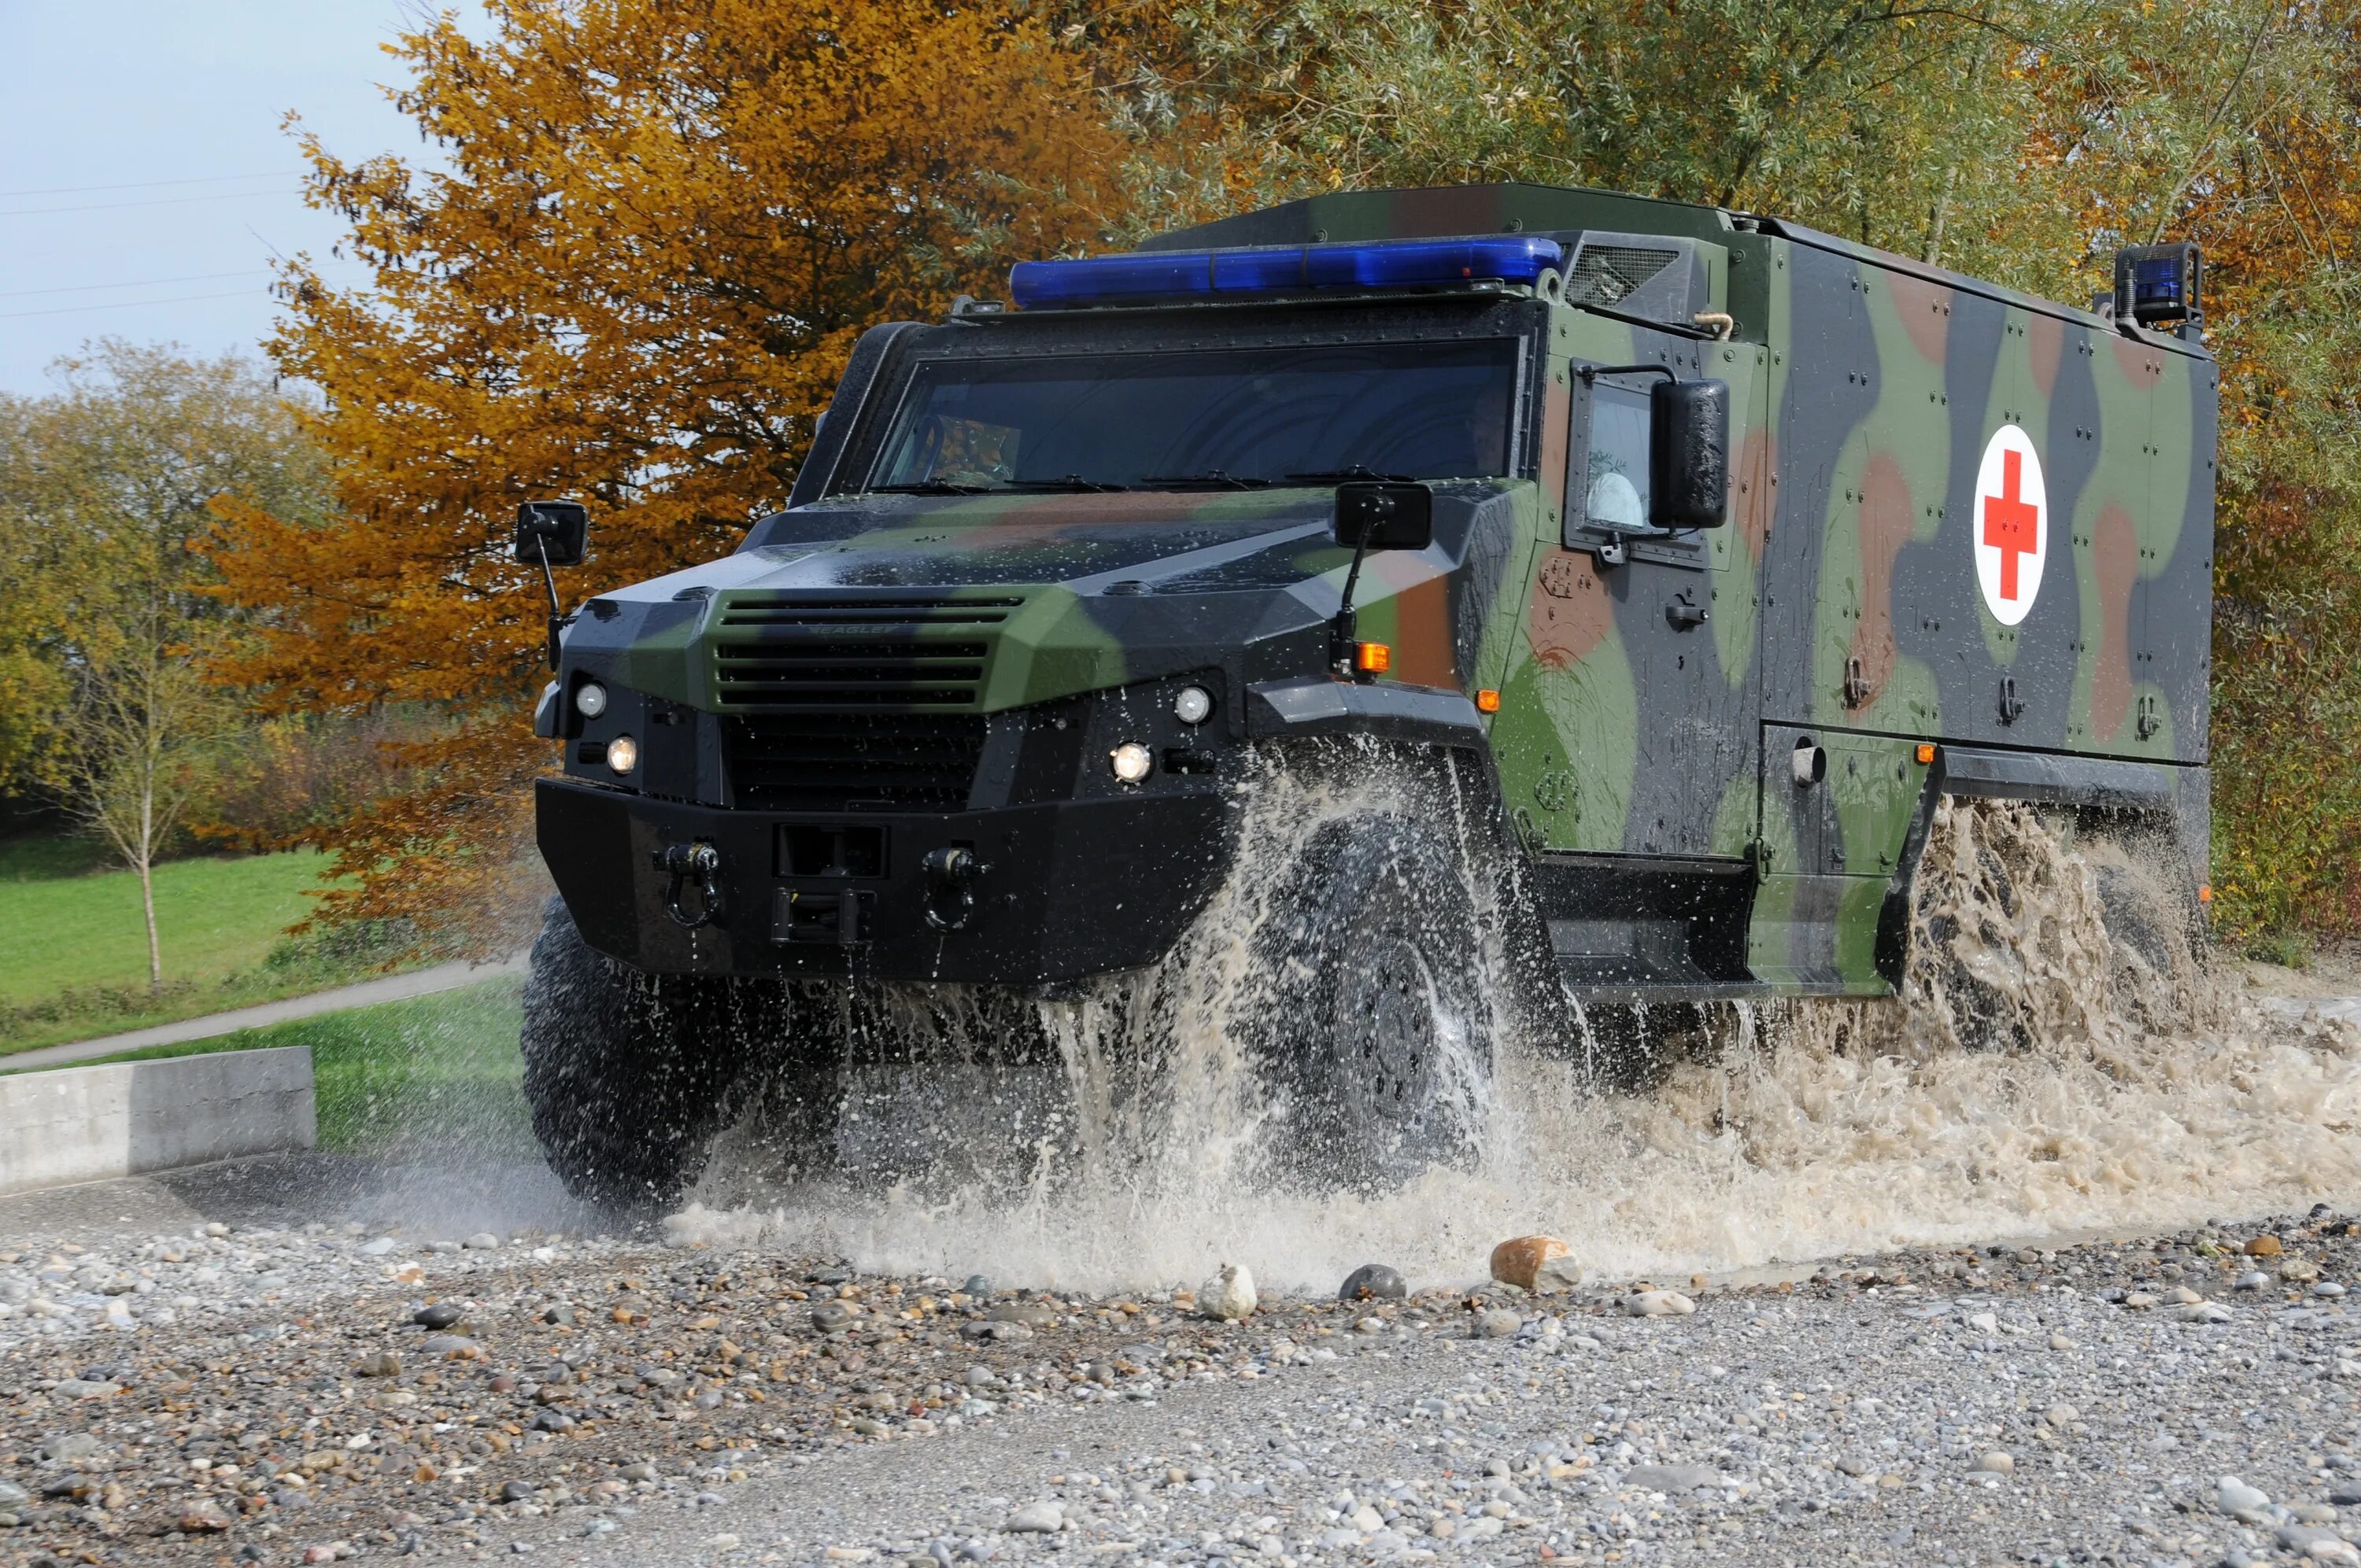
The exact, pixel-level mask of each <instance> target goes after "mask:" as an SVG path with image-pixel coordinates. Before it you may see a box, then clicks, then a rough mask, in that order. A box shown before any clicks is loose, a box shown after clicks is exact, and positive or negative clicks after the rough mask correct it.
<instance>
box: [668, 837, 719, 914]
mask: <svg viewBox="0 0 2361 1568" xmlns="http://www.w3.org/2000/svg"><path fill="white" fill-rule="evenodd" d="M655 861H656V870H658V871H660V872H664V875H665V876H666V877H668V878H669V879H670V880H669V881H668V882H667V883H665V885H664V913H665V914H667V915H670V916H672V918H673V923H674V924H675V925H676V926H679V927H682V928H683V929H685V930H690V931H694V930H696V929H697V927H700V926H710V925H712V924H713V923H714V922H715V921H717V920H719V919H720V918H721V907H722V903H721V851H720V850H717V849H715V848H714V847H713V846H712V845H711V844H710V843H708V842H707V841H706V840H705V839H697V841H696V842H695V843H692V844H667V845H665V846H664V848H663V849H661V850H657V851H656V852H655ZM691 882H695V883H697V907H696V908H695V909H694V910H693V911H692V910H689V909H686V908H684V907H682V905H681V895H682V894H684V893H686V891H687V888H688V884H689V883H691Z"/></svg>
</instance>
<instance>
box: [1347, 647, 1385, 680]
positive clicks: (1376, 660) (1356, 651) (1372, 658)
mask: <svg viewBox="0 0 2361 1568" xmlns="http://www.w3.org/2000/svg"><path fill="white" fill-rule="evenodd" d="M1393 667H1394V651H1393V650H1392V649H1391V648H1389V647H1387V646H1386V645H1385V644H1384V643H1382V642H1356V643H1354V644H1353V668H1355V669H1356V670H1358V671H1360V672H1361V674H1365V675H1382V674H1385V673H1386V672H1387V671H1388V670H1390V669H1392V668H1393Z"/></svg>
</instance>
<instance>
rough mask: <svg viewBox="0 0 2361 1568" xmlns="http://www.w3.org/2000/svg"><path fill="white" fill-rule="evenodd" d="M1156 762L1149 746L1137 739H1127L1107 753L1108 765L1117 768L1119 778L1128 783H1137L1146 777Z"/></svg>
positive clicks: (1116, 773)
mask: <svg viewBox="0 0 2361 1568" xmlns="http://www.w3.org/2000/svg"><path fill="white" fill-rule="evenodd" d="M1154 763H1155V759H1154V758H1152V757H1150V756H1149V755H1148V748H1147V747H1145V746H1143V745H1141V744H1140V743H1139V742H1138V741H1137V740H1126V741H1125V742H1124V743H1123V744H1122V745H1120V746H1117V747H1116V748H1115V750H1114V751H1109V752H1108V753H1107V766H1109V767H1111V768H1113V769H1114V770H1115V778H1116V779H1117V780H1119V781H1120V782H1122V783H1124V784H1137V783H1138V782H1139V781H1140V780H1142V779H1144V778H1146V777H1147V776H1148V769H1149V768H1150V767H1151V766H1153V765H1154Z"/></svg>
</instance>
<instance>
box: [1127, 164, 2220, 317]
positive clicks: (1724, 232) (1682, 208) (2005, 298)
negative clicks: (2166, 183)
mask: <svg viewBox="0 0 2361 1568" xmlns="http://www.w3.org/2000/svg"><path fill="white" fill-rule="evenodd" d="M1583 229H1592V230H1605V231H1609V232H1614V233H1624V234H1661V235H1673V236H1685V237H1688V238H1692V239H1698V240H1703V241H1705V242H1707V243H1708V244H1712V245H1722V246H1729V245H1731V244H1733V243H1743V236H1747V235H1752V234H1762V235H1769V236H1773V237H1776V238H1780V239H1785V240H1787V241H1790V242H1791V243H1793V244H1796V245H1801V246H1808V247H1811V248H1813V249H1816V250H1822V251H1827V252H1829V253H1831V254H1834V255H1837V256H1841V257H1845V258H1849V259H1850V260H1853V261H1858V262H1861V263H1864V264H1866V265H1869V266H1873V267H1882V268H1885V269H1889V270H1891V271H1894V272H1900V273H1903V274H1905V275H1907V276H1910V277H1913V278H1918V279H1923V280H1926V281H1927V282H1930V283H1938V284H1940V285H1942V286H1943V287H1945V288H1947V289H1956V290H1959V291H1962V292H1964V293H1971V294H1978V295H1982V296H1983V297H1984V298H1987V299H1991V300H1996V301H1999V302H2002V303H2004V304H2009V305H2014V306H2016V307H2018V308H2020V309H2023V310H2028V311H2037V312H2039V313H2042V314H2044V315H2050V316H2056V317H2059V318H2060V319H2061V320H2066V321H2071V322H2076V323H2081V324H2082V325H2085V326H2089V327H2093V328H2096V329H2098V330H2101V331H2105V332H2114V331H2117V330H2119V327H2118V323H2115V322H2114V321H2112V320H2110V319H2109V318H2107V317H2104V316H2101V315H2097V314H2094V313H2092V312H2090V311H2087V310H2082V309H2080V308H2078V307H2076V306H2073V305H2066V304H2060V303H2059V302H2057V301H2055V300H2046V299H2043V298H2041V297H2040V296H2039V295H2037V294H2027V293H2023V292H2020V291H2016V290H2014V289H2009V288H2005V287H2004V286H2002V285H2000V284H1998V283H1993V282H1989V281H1986V280H1983V279H1981V278H1971V277H1969V276H1967V275H1966V274H1965V273H1960V272H1953V271H1951V270H1949V269H1947V268H1942V267H1936V266H1932V265H1930V264H1928V263H1927V262H1923V261H1916V260H1913V259H1911V258H1909V257H1906V256H1901V255H1897V254H1895V253H1894V252H1893V251H1890V250H1880V249H1879V248H1877V247H1875V246H1869V245H1861V244H1859V243H1857V242H1855V241H1852V240H1849V239H1844V238H1841V237H1839V236H1836V235H1831V234H1823V233H1821V232H1820V231H1819V230H1817V229H1814V228H1810V227H1807V226H1806V225H1802V224H1796V223H1791V222H1789V221H1787V220H1786V219H1784V218H1774V217H1769V216H1765V215H1763V214H1754V213H1745V212H1739V211H1734V210H1732V209H1730V208H1726V207H1714V206H1707V205H1703V204H1700V203H1694V202H1672V201H1664V200H1661V199H1659V198H1656V197H1653V196H1633V195H1628V194H1626V193H1624V192H1620V191H1598V190H1592V189H1589V188H1587V187H1583V186H1573V185H1536V184H1531V183H1527V182H1524V181H1500V182H1498V183H1494V184H1488V185H1435V186H1422V187H1421V186H1400V187H1394V188H1389V189H1384V190H1376V191H1335V192H1328V193H1326V194H1324V195H1319V196H1305V197H1302V198H1301V199H1299V200H1296V201H1292V202H1282V203H1279V205H1277V206H1275V207H1264V208H1261V209H1259V210H1257V211H1255V212H1251V213H1240V214H1236V215H1235V216H1233V217H1227V218H1217V219H1214V220H1213V221H1212V222H1210V223H1202V224H1192V225H1190V226H1188V227H1186V228H1178V229H1173V230H1170V231H1169V232H1168V233H1165V234H1160V235H1157V236H1153V237H1151V238H1148V239H1146V240H1143V241H1141V242H1140V243H1139V245H1137V247H1135V248H1136V249H1138V250H1144V251H1157V250H1216V249H1231V248H1237V247H1250V246H1265V245H1314V244H1318V243H1320V242H1322V241H1351V240H1379V239H1423V238H1439V237H1442V236H1462V235H1484V234H1501V233H1525V234H1558V233H1569V232H1571V231H1576V230H1583ZM2137 336H2138V338H2139V340H2140V341H2141V342H2143V343H2147V344H2150V345H2154V346H2156V347H2158V348H2162V349H2166V350H2168V351H2170V352H2173V353H2176V354H2181V355H2185V356H2191V357H2193V358H2209V357H2211V356H2209V355H2207V354H2206V352H2205V350H2204V349H2203V347H2202V346H2201V345H2198V344H2196V343H2192V342H2190V341H2188V340H2185V339H2183V338H2180V337H2178V336H2175V335H2173V334H2167V333H2158V332H2149V331H2145V330H2139V331H2137Z"/></svg>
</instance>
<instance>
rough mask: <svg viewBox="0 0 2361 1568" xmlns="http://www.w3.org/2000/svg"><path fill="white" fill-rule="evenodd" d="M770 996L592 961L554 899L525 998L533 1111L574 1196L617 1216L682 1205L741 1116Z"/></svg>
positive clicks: (548, 1152)
mask: <svg viewBox="0 0 2361 1568" xmlns="http://www.w3.org/2000/svg"><path fill="white" fill-rule="evenodd" d="M768 1001H769V998H768V996H767V995H766V994H765V993H763V992H760V991H757V990H756V989H755V988H753V987H752V986H749V985H747V984H746V983H745V982H742V981H728V980H722V979H712V978H707V977H703V976H694V975H646V974H642V973H640V972H638V971H637V970H632V969H631V968H630V967H629V966H627V965H624V964H620V963H617V962H616V961H615V960H614V959H609V958H607V957H604V956H603V955H601V954H599V953H596V952H593V951H592V950H591V949H590V948H589V946H588V944H587V943H585V942H584V941H583V940H582V936H581V933H580V932H578V931H577V930H576V929H575V927H574V917H573V916H571V915H570V914H568V913H567V912H566V905H565V904H564V903H563V902H562V901H560V900H558V899H554V898H553V899H552V900H550V902H549V907H548V911H547V913H546V915H545V916H544V920H543V923H542V928H541V935H540V937H539V938H537V939H536V940H535V941H534V942H533V957H532V961H531V970H530V972H529V973H528V974H527V976H526V979H525V984H524V1031H523V1038H522V1044H523V1048H524V1097H525V1102H526V1104H527V1105H528V1106H529V1107H530V1108H531V1110H532V1113H533V1133H534V1135H535V1136H537V1137H538V1138H539V1139H540V1140H541V1147H542V1154H543V1156H544V1157H545V1158H546V1159H547V1160H548V1162H549V1168H550V1169H552V1170H554V1171H555V1172H556V1173H557V1178H558V1179H559V1180H560V1181H562V1182H564V1183H565V1184H566V1190H567V1191H568V1192H571V1193H572V1194H574V1196H576V1197H577V1198H580V1199H583V1200H585V1201H588V1202H592V1203H596V1204H598V1205H599V1206H600V1207H602V1208H605V1209H608V1210H610V1211H614V1212H619V1213H625V1214H631V1213H646V1212H655V1211H661V1210H663V1209H664V1208H668V1207H670V1206H671V1205H673V1204H675V1203H677V1202H678V1201H680V1198H681V1196H682V1195H683V1194H684V1193H686V1191H687V1190H688V1189H689V1188H690V1187H691V1186H693V1185H694V1184H695V1183H696V1180H697V1176H698V1174H699V1173H700V1172H701V1171H703V1169H704V1168H705V1161H706V1156H707V1152H708V1146H709V1145H710V1143H711V1141H712V1138H713V1135H714V1134H715V1133H716V1132H717V1131H719V1129H720V1127H721V1125H722V1124H723V1123H724V1121H725V1120H726V1119H727V1117H728V1116H729V1114H730V1111H731V1109H732V1103H731V1102H732V1095H733V1092H734V1091H735V1090H736V1089H737V1088H738V1086H739V1082H740V1080H741V1078H742V1076H743V1074H744V1069H745V1066H746V1061H747V1058H748V1055H749V1042H750V1039H752V1038H754V1037H758V1034H757V1032H758V1031H761V1030H763V1028H764V1026H765V1023H766V1016H765V1015H766V1014H768V1013H769V1012H770V1011H771V1009H770V1008H769V1007H768V1006H767V1005H766V1003H768Z"/></svg>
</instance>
